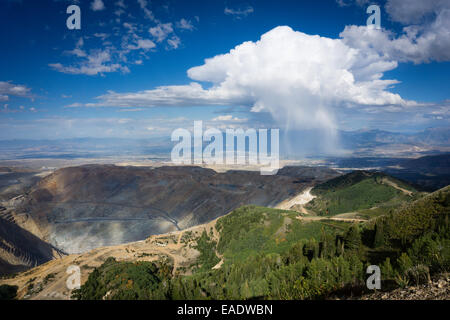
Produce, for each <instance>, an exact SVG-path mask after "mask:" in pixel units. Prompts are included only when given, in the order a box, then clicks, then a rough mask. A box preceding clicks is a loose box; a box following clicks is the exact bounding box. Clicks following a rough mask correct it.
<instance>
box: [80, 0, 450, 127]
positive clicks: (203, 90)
mask: <svg viewBox="0 0 450 320" xmlns="http://www.w3.org/2000/svg"><path fill="white" fill-rule="evenodd" d="M384 9H385V12H387V14H388V15H389V17H386V18H383V19H388V18H389V19H391V20H392V21H394V22H396V23H400V24H403V25H406V26H405V27H404V28H403V31H402V32H401V34H400V35H395V34H394V33H392V32H390V31H388V30H386V29H381V30H375V29H371V28H368V27H367V26H347V27H346V28H345V29H344V31H342V32H341V34H340V38H338V39H331V38H327V37H321V36H318V35H308V34H305V33H302V32H299V31H294V30H292V29H291V28H290V27H288V26H279V27H276V28H274V29H272V30H270V31H269V32H267V33H265V34H263V35H262V36H261V38H260V40H259V41H256V42H252V41H248V42H244V43H242V44H240V45H238V46H236V47H235V48H233V49H232V50H230V51H229V52H228V53H225V54H222V55H217V56H215V57H212V58H210V59H206V60H205V62H204V64H203V65H200V66H197V67H193V68H191V69H189V70H188V71H187V74H188V76H189V78H190V79H191V80H193V82H191V83H190V84H186V85H177V86H161V87H157V88H155V89H151V90H144V91H139V92H128V93H117V92H113V91H110V92H108V93H106V94H104V95H102V96H99V97H98V98H97V99H98V101H97V102H96V103H89V104H87V105H86V106H110V107H140V108H143V107H154V106H204V105H210V106H211V105H226V106H236V105H239V106H245V107H248V109H249V110H251V111H253V112H262V111H267V112H270V114H271V115H272V117H273V118H274V119H275V120H277V121H278V122H280V123H281V124H283V125H284V126H286V127H287V128H288V129H289V128H295V129H327V130H328V131H329V132H331V133H332V132H333V130H334V128H336V126H337V121H336V119H335V116H336V115H337V114H340V115H342V114H347V115H351V113H352V112H351V111H350V112H349V110H352V109H351V108H353V110H355V112H354V113H359V114H361V113H362V112H365V113H367V114H372V115H373V114H377V113H391V114H392V113H396V114H401V113H402V112H411V113H417V112H419V113H422V114H425V113H426V112H428V113H431V112H432V110H428V111H425V109H424V108H429V109H432V108H435V109H436V108H438V106H437V104H436V102H435V103H434V104H433V103H431V104H425V103H417V102H415V101H408V100H405V99H403V98H402V97H401V96H400V95H398V94H396V93H394V92H392V87H393V86H394V85H395V84H396V83H398V81H396V80H393V79H391V80H389V79H384V78H383V76H384V74H385V73H386V72H387V71H390V70H393V69H395V68H397V66H398V63H401V62H414V63H423V62H429V61H449V60H450V2H449V1H446V0H430V1H427V2H426V3H424V2H423V1H416V0H388V1H387V3H386V5H385V7H384ZM418 12H421V14H417V13H418ZM382 25H383V24H382ZM201 83H210V84H211V85H210V86H208V87H206V86H202V84H201ZM433 105H434V107H433ZM419 109H420V110H419ZM418 110H419V111H418Z"/></svg>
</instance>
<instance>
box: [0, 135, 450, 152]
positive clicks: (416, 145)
mask: <svg viewBox="0 0 450 320" xmlns="http://www.w3.org/2000/svg"><path fill="white" fill-rule="evenodd" d="M327 139H328V138H327V137H326V136H325V135H323V133H320V132H318V131H314V130H309V131H306V130H304V131H295V130H293V131H289V132H283V131H281V132H280V152H281V155H280V157H281V158H299V157H305V156H307V157H315V156H318V157H323V156H332V155H337V154H340V155H342V154H343V153H345V154H346V155H347V156H352V155H353V156H389V157H395V156H402V157H405V156H420V155H426V154H433V153H437V152H443V151H444V152H448V151H450V128H429V129H426V130H424V131H421V132H417V133H398V132H388V131H382V130H357V131H339V132H338V135H337V137H336V141H332V142H330V141H328V140H327ZM174 145H175V142H172V141H171V140H170V137H159V138H149V139H125V138H89V137H87V138H74V139H61V140H0V160H15V159H43V158H48V159H74V158H98V157H114V156H146V155H148V156H156V157H160V158H165V159H168V158H169V157H170V152H171V150H172V148H173V146H174Z"/></svg>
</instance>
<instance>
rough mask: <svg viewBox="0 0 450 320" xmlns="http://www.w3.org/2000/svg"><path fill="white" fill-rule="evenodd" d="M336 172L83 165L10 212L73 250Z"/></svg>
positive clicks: (275, 197) (289, 190)
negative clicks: (273, 172)
mask: <svg viewBox="0 0 450 320" xmlns="http://www.w3.org/2000/svg"><path fill="white" fill-rule="evenodd" d="M336 175H337V173H336V172H335V171H333V170H330V169H326V168H322V169H317V168H308V167H303V168H302V167H298V168H295V169H289V168H288V169H284V170H280V172H279V174H277V175H274V176H262V175H260V174H259V172H257V171H254V172H251V171H228V172H226V173H217V172H215V171H214V170H211V169H204V168H199V167H188V166H184V167H159V168H145V167H118V166H113V165H89V166H81V167H73V168H64V169H60V170H57V171H55V172H54V173H53V174H51V175H49V176H47V177H45V178H43V179H42V180H41V181H40V182H39V183H37V184H36V185H35V186H34V187H33V188H32V189H31V190H30V192H29V193H28V194H27V195H26V196H25V197H24V199H22V200H21V203H19V204H18V205H16V209H15V211H16V212H22V213H26V214H27V215H28V216H29V217H31V219H32V220H33V222H34V223H35V224H36V225H37V226H38V229H39V233H40V235H42V237H43V239H44V240H46V241H48V242H50V243H51V244H52V245H54V246H56V247H58V248H60V249H62V250H64V251H65V252H68V253H78V252H85V251H87V250H90V249H93V248H96V247H100V246H108V245H117V244H121V243H126V242H132V241H137V240H141V239H145V238H146V237H148V236H149V235H151V234H160V233H166V232H170V231H175V230H180V229H185V228H188V227H191V226H194V225H198V224H201V223H205V222H208V221H211V220H213V219H215V218H217V217H219V216H221V215H224V214H226V213H228V212H230V211H231V210H233V209H235V208H237V207H240V206H242V205H245V204H255V205H261V206H269V207H270V206H275V205H276V204H278V203H279V202H281V201H283V200H285V199H287V198H290V197H292V196H294V195H296V194H298V193H299V192H300V191H301V190H302V189H304V188H305V186H309V185H311V184H312V183H317V182H321V181H323V180H326V179H328V178H331V177H334V176H336ZM32 232H33V231H32Z"/></svg>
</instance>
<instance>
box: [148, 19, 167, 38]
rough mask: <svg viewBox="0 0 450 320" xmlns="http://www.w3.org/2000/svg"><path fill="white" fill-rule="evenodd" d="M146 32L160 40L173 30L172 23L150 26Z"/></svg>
mask: <svg viewBox="0 0 450 320" xmlns="http://www.w3.org/2000/svg"><path fill="white" fill-rule="evenodd" d="M148 32H149V33H150V34H151V35H152V36H153V37H155V39H156V41H157V42H161V41H163V40H164V39H166V38H167V37H168V36H169V34H171V33H172V32H173V27H172V23H170V22H169V23H160V24H158V25H157V26H156V27H153V28H150V29H149V30H148Z"/></svg>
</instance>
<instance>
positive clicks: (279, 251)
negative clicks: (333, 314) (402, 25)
mask: <svg viewBox="0 0 450 320" xmlns="http://www.w3.org/2000/svg"><path fill="white" fill-rule="evenodd" d="M449 194H450V187H447V188H444V189H441V190H439V191H437V192H434V193H432V194H430V195H427V196H425V197H423V198H421V199H419V200H417V201H415V202H412V203H410V204H409V205H407V206H402V207H401V208H399V209H396V210H395V211H393V212H390V213H389V212H386V214H385V215H383V216H380V217H378V218H376V219H372V220H370V221H369V222H366V223H364V224H356V223H344V222H337V221H331V220H320V221H313V222H304V221H299V220H298V219H296V217H295V213H294V212H290V211H282V210H273V209H268V208H262V207H254V206H248V207H243V208H240V209H238V210H235V211H234V212H232V213H231V214H229V215H227V216H225V217H223V218H221V219H219V221H218V222H217V226H216V229H217V230H218V232H219V233H220V241H219V242H218V243H217V244H216V243H214V242H213V241H211V239H210V235H208V234H206V233H204V234H203V235H202V236H201V237H200V238H199V239H198V243H200V244H201V245H199V246H198V247H197V249H198V250H199V251H200V257H201V258H200V261H199V263H198V265H197V266H195V268H194V273H193V274H192V275H178V276H172V273H171V272H170V268H171V265H170V264H168V263H167V262H157V263H149V262H146V263H142V262H134V263H132V262H117V261H114V260H112V259H110V260H109V261H107V263H105V264H104V265H102V266H101V267H100V268H98V269H96V270H95V271H94V272H93V273H91V275H90V276H89V279H88V281H87V282H86V283H85V284H84V285H83V286H82V288H81V289H80V290H78V291H76V292H74V297H76V298H78V299H100V298H107V299H124V298H125V299H316V298H326V297H327V296H329V295H330V294H337V293H338V292H344V291H345V290H356V289H357V288H364V284H365V279H366V274H365V270H366V267H367V266H368V265H371V264H377V265H379V266H380V267H381V271H382V280H383V284H382V286H383V287H384V288H386V287H387V286H391V285H394V286H404V285H406V284H408V283H418V282H421V281H425V280H426V279H427V278H428V277H430V275H431V274H433V273H438V272H444V271H449V270H450V225H449V204H450V199H449ZM220 259H224V263H223V264H222V266H221V267H220V268H219V269H212V268H211V266H213V265H214V264H215V263H216V262H217V261H219V260H220ZM342 290H344V291H342ZM345 292H348V291H345Z"/></svg>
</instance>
